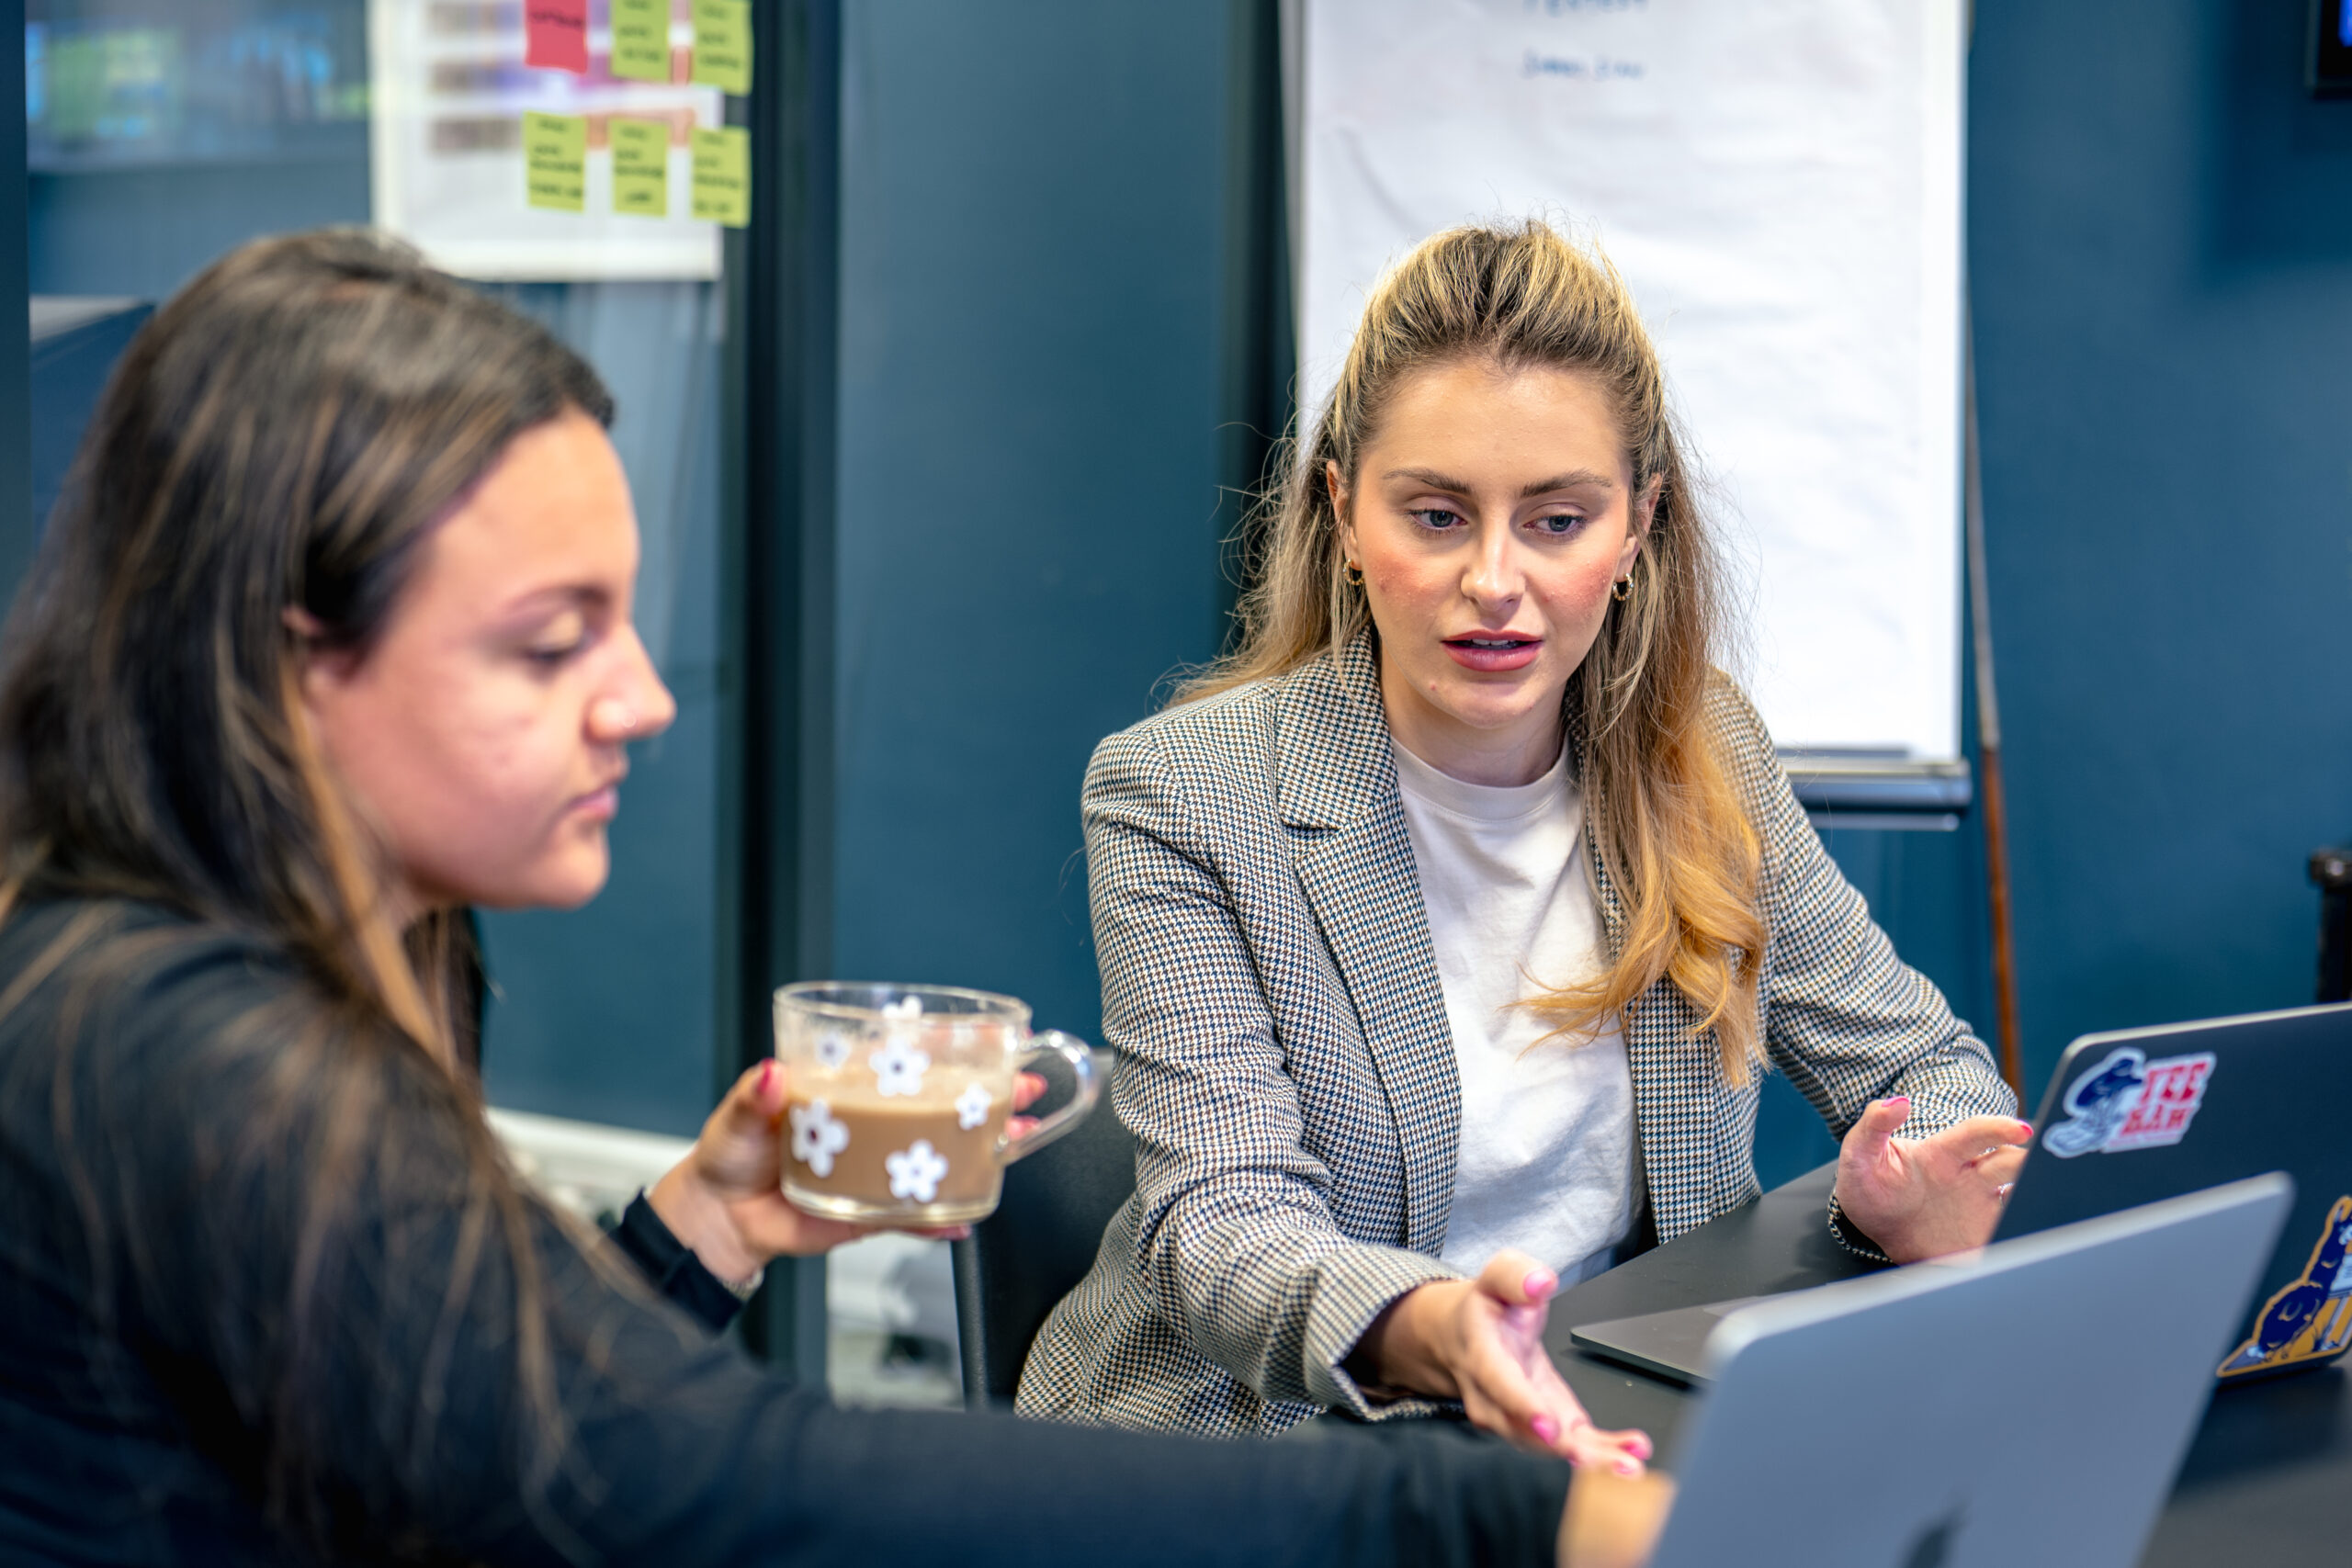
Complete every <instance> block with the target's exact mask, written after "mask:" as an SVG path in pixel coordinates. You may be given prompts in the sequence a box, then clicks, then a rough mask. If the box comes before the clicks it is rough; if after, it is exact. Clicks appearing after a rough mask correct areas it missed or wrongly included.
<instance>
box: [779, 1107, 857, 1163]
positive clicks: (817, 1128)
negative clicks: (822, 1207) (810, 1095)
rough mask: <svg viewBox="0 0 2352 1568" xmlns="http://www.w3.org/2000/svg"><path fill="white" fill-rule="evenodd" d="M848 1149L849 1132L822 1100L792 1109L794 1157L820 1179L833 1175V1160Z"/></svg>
mask: <svg viewBox="0 0 2352 1568" xmlns="http://www.w3.org/2000/svg"><path fill="white" fill-rule="evenodd" d="M847 1147H849V1129H848V1128H847V1127H844V1126H842V1124H841V1123H840V1122H836V1121H834V1120H833V1109H832V1107H831V1106H830V1105H827V1104H826V1103H825V1102H824V1101H823V1100H810V1101H809V1103H808V1104H806V1105H796V1106H794V1107H793V1108H792V1157H793V1158H795V1159H797V1160H798V1161H799V1162H800V1163H801V1164H803V1165H805V1166H807V1167H808V1168H809V1169H810V1170H813V1171H815V1172H816V1173H817V1174H818V1175H819V1176H820V1177H825V1176H831V1175H832V1174H833V1156H835V1155H837V1154H839V1153H841V1152H842V1150H843V1149H845V1148H847Z"/></svg>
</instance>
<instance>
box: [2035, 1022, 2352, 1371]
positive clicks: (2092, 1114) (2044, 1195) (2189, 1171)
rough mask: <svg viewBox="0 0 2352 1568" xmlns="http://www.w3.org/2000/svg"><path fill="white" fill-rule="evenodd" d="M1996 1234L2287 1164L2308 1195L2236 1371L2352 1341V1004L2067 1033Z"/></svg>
mask: <svg viewBox="0 0 2352 1568" xmlns="http://www.w3.org/2000/svg"><path fill="white" fill-rule="evenodd" d="M2033 1125H2034V1139H2033V1144H2032V1145H2031V1148H2030V1151H2029V1152H2028V1154H2027V1155H2026V1161H2025V1168H2024V1169H2022V1170H2021V1171H2019V1172H2018V1181H2017V1190H2015V1191H2013V1192H2011V1193H2010V1194H2009V1201H2008V1206H2007V1208H2006V1209H2005V1210H2004V1211H2003V1212H2002V1214H2001V1222H2000V1224H1999V1226H1998V1227H1997V1228H1996V1230H1995V1231H1994V1233H1993V1235H1994V1239H1995V1240H1996V1241H2003V1240H2007V1238H2009V1237H2011V1236H2018V1235H2031V1234H2032V1233H2033V1232H2035V1231H2041V1230H2047V1229H2049V1228H2050V1227H2051V1226H2052V1225H2062V1224H2068V1223H2070V1222H2072V1221H2075V1220H2081V1219H2087V1218H2089V1217H2090V1216H2092V1215H2094V1214H2106V1213H2114V1212H2115V1211H2116V1210H2118V1209H2128V1208H2131V1207H2133V1206H2134V1205H2136V1204H2141V1203H2150V1202H2154V1201H2156V1200H2158V1199H2160V1198H2170V1197H2172V1196H2174V1195H2176V1194H2177V1193H2182V1192H2194V1191H2196V1190H2199V1189H2200V1188H2206V1187H2217V1186H2219V1185H2221V1184H2222V1182H2225V1181H2235V1180H2238V1179H2242V1178H2245V1177H2249V1176H2257V1175H2260V1174H2261V1173H2262V1172H2264V1171H2269V1170H2283V1171H2285V1172H2286V1173H2287V1174H2288V1175H2290V1176H2291V1177H2293V1178H2294V1180H2295V1203H2294V1207H2293V1208H2292V1209H2290V1211H2289V1212H2288V1215H2287V1224H2286V1228H2285V1229H2284V1230H2283V1231H2281V1232H2280V1233H2279V1237H2278V1251H2277V1253H2276V1254H2275V1255H2273V1257H2272V1258H2271V1259H2270V1264H2269V1267H2268V1268H2267V1269H2265V1270H2264V1271H2263V1274H2262V1278H2261V1280H2260V1282H2259V1284H2258V1286H2257V1288H2256V1292H2255V1296H2254V1303H2253V1307H2252V1309H2251V1310H2250V1311H2249V1312H2248V1314H2247V1316H2246V1323H2245V1330H2244V1332H2243V1333H2241V1334H2240V1336H2239V1337H2238V1339H2237V1342H2236V1344H2235V1345H2234V1347H2233V1348H2232V1349H2231V1351H2230V1353H2229V1355H2228V1356H2227V1357H2225V1358H2224V1359H2222V1363H2221V1365H2220V1366H2219V1367H2218V1368H2217V1369H2216V1371H2218V1372H2219V1374H2220V1376H2221V1377H2222V1380H2223V1381H2225V1382H2237V1381H2239V1380H2243V1379H2251V1378H2258V1377H2269V1376H2272V1375H2274V1374H2276V1373H2279V1372H2288V1371H2304V1370H2307V1369H2309V1368H2312V1367H2320V1366H2325V1365H2326V1364H2327V1363H2329V1362H2331V1361H2333V1360H2335V1359H2336V1358H2337V1357H2339V1356H2341V1355H2343V1354H2344V1353H2345V1351H2346V1350H2347V1349H2352V1004H2339V1005H2335V1006H2332V1007H2315V1008H2296V1009H2293V1010H2290V1011H2287V1012H2267V1013H2255V1014H2252V1015H2250V1016H2247V1017H2245V1018H2223V1019H2214V1020H2211V1021H2207V1022H2202V1023H2176V1024H2168V1025H2166V1026H2165V1027H2163V1028H2160V1029H2127V1030H2120V1031H2118V1032H2115V1033H2112V1034H2088V1035H2085V1036H2084V1037H2083V1038H2082V1039H2080V1040H2077V1041H2075V1043H2073V1044H2072V1045H2069V1046H2068V1047H2067V1048H2066V1054H2065V1055H2064V1056H2063V1057H2061V1058H2060V1059H2059V1062H2058V1070H2057V1072H2056V1073H2055V1074H2053V1075H2052V1077H2051V1080H2050V1088H2049V1089H2048V1090H2047V1091H2045V1092H2044V1093H2043V1095H2042V1097H2041V1113H2040V1114H2039V1115H2037V1116H2036V1117H2035V1118H2034V1122H2033Z"/></svg>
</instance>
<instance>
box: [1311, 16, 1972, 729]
mask: <svg viewBox="0 0 2352 1568" xmlns="http://www.w3.org/2000/svg"><path fill="white" fill-rule="evenodd" d="M1962 29H1963V17H1962V6H1961V5H1960V4H1959V0H1443V3H1442V4H1440V3H1432V0H1305V23H1304V30H1303V35H1302V39H1301V42H1302V44H1303V46H1304V47H1303V67H1304V69H1303V97H1302V100H1301V113H1300V114H1299V116H1298V123H1299V127H1300V144H1299V158H1300V180H1299V186H1300V197H1299V199H1300V203H1301V218H1300V243H1299V249H1298V254H1299V265H1298V285H1299V369H1300V379H1301V383H1302V386H1301V395H1302V402H1303V405H1304V406H1305V407H1306V410H1307V411H1308V417H1309V418H1310V419H1311V418H1313V417H1314V416H1315V415H1316V414H1317V413H1318V412H1320V406H1321V401H1322V399H1323V398H1324V396H1325V395H1326V394H1327V393H1328V392H1329V388H1330V386H1331V383H1332V380H1333V378H1334V377H1335V376H1336V374H1337V371H1338V367H1339V364H1340V358H1341V356H1342V355H1344V354H1345V352H1346V349H1347V345H1348V342H1349V340H1350V338H1351V336H1352V335H1353V333H1354V331H1355V325H1356V322H1357V321H1358V319H1359V318H1360V317H1361V316H1362V314H1363V305H1364V299H1365V296H1366V294H1367V293H1368V291H1369V290H1370V289H1371V288H1372V287H1373V285H1374V283H1375V282H1376V281H1377V280H1378V278H1379V276H1380V275H1381V273H1382V272H1383V271H1384V270H1385V268H1386V267H1387V266H1388V265H1390V264H1391V263H1393V262H1394V261H1396V260H1397V259H1398V258H1400V257H1402V256H1403V255H1404V254H1406V253H1407V252H1408V251H1409V250H1410V249H1411V248H1412V247H1413V246H1414V245H1415V244H1417V243H1419V242H1420V241H1421V240H1422V239H1424V238H1426V237H1427V236H1428V235H1430V234H1431V233H1434V232H1436V231H1439V230H1442V229H1446V228H1450V227H1453V225H1456V224H1460V223H1464V222H1468V221H1471V220H1492V219H1501V220H1519V219H1523V218H1527V217H1530V216H1546V217H1549V218H1550V219H1552V220H1554V221H1555V223H1561V224H1565V225H1566V226H1567V227H1568V228H1569V229H1571V230H1572V231H1575V232H1576V233H1577V235H1578V236H1579V237H1581V238H1584V239H1587V240H1589V241H1593V242H1596V243H1598V244H1599V245H1600V247H1601V248H1602V249H1603V250H1604V251H1606V252H1607V254H1608V255H1609V257H1610V259H1611V261H1613V262H1614V263H1615V264H1616V265H1617V266H1618V268H1619V269H1620V270H1621V271H1622V272H1623V276H1624V277H1625V279H1626V281H1627V282H1628V283H1629V284H1630V285H1631V287H1632V289H1633V293H1634V301H1635V303H1636V304H1637V305H1638V306H1639V307H1640V309H1641V312H1642V316H1643V319H1644V321H1645V322H1646V323H1647V325H1648V327H1649V330H1650V333H1651V336H1652V338H1653V339H1654V341H1655V342H1656V343H1657V346H1658V350H1659V353H1660V355H1661V356H1662V358H1663V359H1664V361H1665V366H1666V373H1667V382H1668V394H1669V396H1670V397H1671V398H1672V399H1673V400H1674V402H1675V404H1676V405H1677V408H1678V411H1679V413H1680V415H1681V416H1682V421H1683V424H1684V427H1685V429H1686V430H1687V431H1688V433H1689V434H1690V435H1691V446H1692V447H1693V448H1694V449H1695V451H1696V453H1697V456H1698V457H1699V458H1700V460H1701V462H1702V466H1703V468H1704V471H1705V477H1706V478H1707V479H1709V480H1710V481H1712V483H1711V485H1710V488H1709V491H1708V493H1707V495H1706V500H1707V502H1708V507H1707V510H1708V513H1709V515H1710V517H1711V519H1712V521H1713V523H1714V524H1715V525H1716V527H1717V530H1718V532H1719V534H1720V535H1721V536H1724V538H1725V539H1726V541H1727V543H1728V544H1729V545H1730V547H1731V555H1732V558H1733V562H1734V566H1735V569H1736V573H1737V575H1738V577H1739V578H1741V579H1743V580H1745V581H1741V582H1740V584H1739V586H1740V587H1741V588H1742V589H1743V590H1744V591H1745V592H1743V593H1742V594H1741V597H1742V598H1743V599H1745V600H1747V602H1748V603H1749V604H1752V610H1749V611H1748V612H1747V613H1746V614H1745V615H1743V617H1742V618H1743V620H1744V621H1745V622H1746V625H1747V628H1748V629H1749V634H1750V636H1751V637H1752V639H1753V642H1752V650H1751V651H1750V654H1749V658H1748V660H1747V661H1745V668H1743V669H1742V671H1741V672H1742V674H1743V675H1744V676H1745V677H1746V678H1747V681H1748V682H1749V685H1750V690H1751V691H1752V692H1753V694H1755V697H1756V699H1757V704H1758V707H1759V708H1760V709H1761V711H1762V713H1763V716H1764V717H1765V720H1766V721H1767V723H1768V724H1769V725H1770V728H1771V731H1772V734H1773V737H1774V739H1776V740H1778V741H1779V742H1780V744H1781V746H1782V747H1784V748H1814V747H1819V748H1851V749H1857V750H1861V749H1868V750H1891V751H1899V752H1903V753H1905V754H1907V755H1909V756H1911V757H1914V758H1917V759H1919V760H1922V761H1927V760H1941V759H1949V758H1951V757H1953V756H1956V755H1957V754H1958V750H1959V744H1958V742H1959V729H1960V725H1959V695H1960V668H1959V658H1960V646H1961V644H1960V620H1959V608H1960V579H1959V563H1960V525H1959V513H1960V433H1961V417H1960V416H1961V402H1960V389H1961V375H1960V369H1961V366H1960V344H1961V332H1960V329H1961V303H1960V301H1961V293H1960V261H1961V243H1960V241H1961V230H1960V217H1961V171H1962V145H1961V135H1960V130H1961V123H1962V122H1961V85H1962Z"/></svg>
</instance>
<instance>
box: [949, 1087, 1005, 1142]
mask: <svg viewBox="0 0 2352 1568" xmlns="http://www.w3.org/2000/svg"><path fill="white" fill-rule="evenodd" d="M995 1103H996V1100H995V1097H994V1096H993V1095H991V1094H989V1091H988V1090H987V1089H983V1088H981V1087H980V1086H979V1085H978V1084H973V1085H971V1086H970V1087H968V1088H967V1089H965V1090H964V1092H963V1093H961V1094H959V1095H957V1096H956V1125H957V1126H958V1127H961V1128H963V1129H964V1131H966V1132H967V1133H968V1132H970V1131H971V1130H972V1129H973V1128H975V1127H977V1126H978V1125H979V1124H980V1123H981V1122H985V1121H987V1120H988V1119H989V1106H991V1105H993V1104H995Z"/></svg>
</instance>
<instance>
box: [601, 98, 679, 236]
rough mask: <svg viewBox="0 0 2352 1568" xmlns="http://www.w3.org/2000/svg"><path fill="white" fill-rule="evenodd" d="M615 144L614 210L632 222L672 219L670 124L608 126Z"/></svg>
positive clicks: (618, 120)
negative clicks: (635, 220) (626, 216)
mask: <svg viewBox="0 0 2352 1568" xmlns="http://www.w3.org/2000/svg"><path fill="white" fill-rule="evenodd" d="M605 125H606V127H607V128H608V129H609V130H610V131H611V133H612V141H613V210H614V211H615V212H622V213H627V214H628V215H629V216H630V217H632V218H667V217H669V216H670V122H669V121H668V120H666V119H627V118H622V117H621V116H619V115H615V116H614V117H613V118H611V119H609V120H607V121H605Z"/></svg>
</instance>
